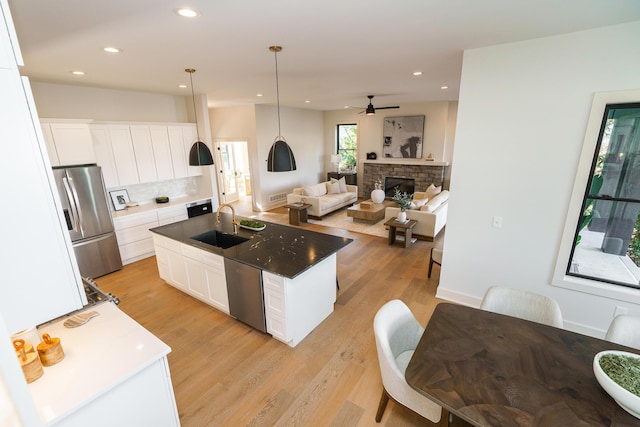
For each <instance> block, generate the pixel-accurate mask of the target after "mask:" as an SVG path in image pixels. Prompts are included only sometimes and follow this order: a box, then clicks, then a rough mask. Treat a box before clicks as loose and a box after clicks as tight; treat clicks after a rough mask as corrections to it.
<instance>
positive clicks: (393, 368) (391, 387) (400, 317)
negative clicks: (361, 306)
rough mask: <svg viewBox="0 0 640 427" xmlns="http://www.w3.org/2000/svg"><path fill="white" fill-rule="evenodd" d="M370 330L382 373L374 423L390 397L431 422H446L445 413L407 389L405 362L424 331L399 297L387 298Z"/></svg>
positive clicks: (410, 389) (447, 415) (377, 420)
mask: <svg viewBox="0 0 640 427" xmlns="http://www.w3.org/2000/svg"><path fill="white" fill-rule="evenodd" d="M373 331H374V335H375V339H376V348H377V350H378V361H379V363H380V373H381V374H382V396H381V397H380V404H379V405H378V412H377V413H376V422H377V423H379V422H380V420H381V419H382V414H383V413H384V410H385V408H386V407H387V403H388V402H389V397H391V398H392V399H393V400H395V401H396V402H398V403H400V404H401V405H404V406H406V407H407V408H409V409H411V410H413V411H414V412H417V413H418V414H420V415H422V416H423V417H425V418H426V419H427V420H429V421H430V422H431V423H432V424H431V425H442V426H446V425H448V421H449V412H448V411H446V410H443V409H442V407H440V406H439V405H438V404H436V403H434V402H432V401H431V400H429V399H427V398H426V397H424V396H423V395H421V394H420V393H418V392H417V391H415V390H414V389H413V388H411V386H410V385H409V384H407V381H406V380H405V378H404V373H405V371H406V369H407V365H408V364H409V361H410V360H411V356H412V355H413V352H414V350H415V348H416V346H417V345H418V342H419V341H420V337H421V336H422V333H423V332H424V328H423V327H422V326H421V325H420V324H419V323H418V321H417V320H416V318H415V317H414V316H413V313H411V310H409V307H407V306H406V305H405V303H404V302H402V301H400V300H392V301H389V302H388V303H386V304H385V305H383V306H382V307H381V308H380V309H379V310H378V312H377V313H376V316H375V318H374V320H373ZM437 423H440V424H437Z"/></svg>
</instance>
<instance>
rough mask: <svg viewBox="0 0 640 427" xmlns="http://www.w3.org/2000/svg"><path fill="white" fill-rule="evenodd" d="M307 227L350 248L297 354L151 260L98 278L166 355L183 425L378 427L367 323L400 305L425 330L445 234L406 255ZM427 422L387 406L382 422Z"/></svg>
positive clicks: (375, 242)
mask: <svg viewBox="0 0 640 427" xmlns="http://www.w3.org/2000/svg"><path fill="white" fill-rule="evenodd" d="M275 214H276V215H274V213H273V212H272V213H271V214H269V215H266V214H260V215H259V216H262V217H263V218H265V219H268V220H270V221H274V222H275V221H283V222H284V221H286V218H287V216H286V210H284V209H282V210H280V211H276V212H275ZM277 214H281V215H277ZM304 227H305V228H307V229H310V230H314V231H322V232H327V233H330V234H335V235H340V236H347V237H350V238H353V239H354V242H353V243H352V244H350V245H349V246H347V247H346V248H345V249H343V250H341V251H340V252H339V253H338V277H339V280H340V291H338V295H337V301H336V304H335V311H334V313H333V314H332V315H331V316H329V318H327V319H326V320H325V321H324V322H323V323H322V324H320V325H319V326H318V327H317V328H316V329H315V330H314V331H313V332H312V333H311V334H310V335H309V336H308V337H306V338H305V339H304V340H303V341H302V342H301V343H300V344H299V345H298V346H297V347H296V348H293V349H292V348H290V347H288V346H286V345H285V344H282V343H281V342H279V341H277V340H275V339H273V338H271V337H270V336H269V335H266V334H262V333H260V332H257V331H255V330H253V329H251V328H249V327H248V326H245V325H244V324H242V323H240V322H237V321H235V320H233V319H232V318H230V317H229V316H227V315H225V314H223V313H221V312H219V311H217V310H215V309H214V308H211V307H209V306H207V305H205V304H203V303H201V302H199V301H197V300H196V299H194V298H191V297H189V296H187V295H185V294H183V293H181V292H180V291H178V290H176V289H174V288H173V287H171V286H169V285H167V284H166V283H164V281H163V280H161V279H160V278H159V276H158V271H157V267H156V261H155V257H152V258H148V259H145V260H142V261H139V262H137V263H134V264H130V265H128V266H125V267H124V268H123V269H122V270H121V271H119V272H116V273H112V274H110V275H107V276H104V277H102V278H99V279H98V280H97V282H98V284H99V286H100V287H101V288H102V289H103V290H105V291H108V292H112V293H114V294H115V295H116V296H118V297H119V298H120V301H121V303H120V308H121V309H122V310H123V311H124V312H125V313H127V314H128V315H129V316H131V317H132V318H133V319H135V320H136V321H138V322H139V323H140V324H142V325H143V326H144V327H146V328H147V329H148V330H149V331H151V332H152V333H153V334H155V335H156V336H158V337H159V338H160V339H161V340H163V341H164V342H165V343H167V344H168V345H169V346H170V347H171V348H172V352H171V353H170V354H169V366H170V369H171V377H172V381H173V387H174V390H175V395H176V401H177V405H178V411H179V413H180V420H181V423H182V425H183V426H185V427H200V426H245V425H251V426H272V425H287V426H373V425H376V423H375V421H374V417H375V413H376V409H377V405H378V401H379V398H380V393H381V390H382V383H381V379H380V373H379V367H378V359H377V355H376V348H375V342H374V338H373V331H372V324H373V317H374V315H375V313H376V311H377V310H378V308H380V306H382V305H383V304H384V303H385V302H387V301H389V300H391V299H394V298H399V299H401V300H403V301H404V302H405V303H407V305H408V306H409V307H410V308H411V310H412V311H413V312H414V314H415V316H416V317H417V319H418V320H419V321H420V322H421V323H422V324H426V323H427V321H428V319H429V317H430V316H431V313H432V312H433V309H434V308H435V305H436V304H437V303H438V302H439V301H438V300H436V299H435V297H434V295H435V290H436V287H437V283H438V279H439V276H440V269H439V267H438V266H434V272H433V274H432V276H431V279H427V269H428V261H429V249H430V248H431V247H432V246H433V245H437V246H440V245H441V244H442V241H441V240H442V235H441V236H440V237H439V238H437V239H436V241H435V242H425V241H420V240H418V241H417V242H416V243H415V244H413V245H412V246H411V247H409V248H407V249H404V248H402V247H401V246H399V245H398V246H393V247H390V246H389V245H388V244H387V240H386V239H384V238H381V237H374V236H368V235H364V234H357V233H350V232H348V231H344V230H339V229H333V228H327V227H323V226H321V225H313V224H306V225H305V226H304ZM441 234H442V233H441ZM424 421H425V420H424V419H423V418H421V417H420V416H419V415H417V414H415V413H413V412H412V411H410V410H408V409H406V408H404V407H402V406H400V405H397V404H395V403H394V402H389V405H388V406H387V410H386V412H385V414H384V417H383V419H382V422H381V423H380V424H379V425H382V426H420V425H424Z"/></svg>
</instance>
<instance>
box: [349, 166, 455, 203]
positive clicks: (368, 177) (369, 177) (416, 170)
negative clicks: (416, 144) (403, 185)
mask: <svg viewBox="0 0 640 427" xmlns="http://www.w3.org/2000/svg"><path fill="white" fill-rule="evenodd" d="M398 160H400V159H398ZM398 160H395V159H394V160H388V161H385V160H384V159H383V160H363V161H362V170H363V174H362V180H361V181H360V180H358V181H360V185H358V187H359V188H358V195H359V196H360V197H363V198H364V199H368V198H369V197H370V196H371V192H372V191H373V190H374V188H375V186H374V184H375V182H376V180H378V179H379V180H380V181H381V182H382V183H383V184H384V177H386V176H395V177H401V178H413V179H415V180H416V183H415V191H426V189H427V187H428V186H429V184H433V185H435V186H436V187H437V186H441V185H442V184H443V182H444V175H445V174H444V172H445V168H446V167H447V166H448V165H449V163H447V162H426V161H415V160H414V161H405V162H401V161H398Z"/></svg>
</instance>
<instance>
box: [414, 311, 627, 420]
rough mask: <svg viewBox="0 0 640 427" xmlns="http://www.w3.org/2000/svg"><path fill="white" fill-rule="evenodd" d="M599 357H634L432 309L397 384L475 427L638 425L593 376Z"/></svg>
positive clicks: (493, 318)
mask: <svg viewBox="0 0 640 427" xmlns="http://www.w3.org/2000/svg"><path fill="white" fill-rule="evenodd" d="M603 350H623V351H630V352H634V353H639V351H638V350H636V349H632V348H629V347H625V346H622V345H618V344H614V343H611V342H608V341H604V340H600V339H597V338H593V337H589V336H586V335H582V334H578V333H575V332H571V331H568V330H565V329H559V328H555V327H552V326H547V325H543V324H540V323H535V322H530V321H528V320H522V319H519V318H515V317H511V316H505V315H502V314H497V313H492V312H488V311H484V310H480V309H476V308H471V307H465V306H461V305H456V304H450V303H440V304H438V306H436V309H435V311H434V313H433V315H432V316H431V319H430V321H429V324H428V325H427V327H426V328H425V331H424V334H423V335H422V337H421V339H420V342H419V344H418V347H417V348H416V350H415V352H414V354H413V357H412V358H411V361H410V362H409V365H408V367H407V369H406V373H405V378H406V380H407V382H408V383H409V385H410V386H411V387H413V388H414V389H415V390H416V391H418V392H419V393H421V394H423V395H424V396H426V397H427V398H429V399H431V400H432V401H434V402H436V403H438V404H439V405H441V406H442V407H443V408H445V409H447V410H449V412H451V413H452V414H454V415H455V416H456V417H459V418H460V419H462V420H464V421H466V422H468V423H470V424H472V425H475V426H496V427H510V426H553V427H568V426H616V427H622V426H625V427H626V426H640V419H637V418H635V417H633V416H632V415H630V414H629V413H627V412H626V411H625V410H624V409H622V408H621V407H620V406H618V404H617V403H616V402H615V400H613V399H612V398H611V397H610V396H609V395H608V394H607V393H606V392H605V391H604V389H602V387H600V384H598V382H597V380H596V378H595V376H594V373H593V358H594V356H595V355H596V354H597V353H598V352H600V351H603Z"/></svg>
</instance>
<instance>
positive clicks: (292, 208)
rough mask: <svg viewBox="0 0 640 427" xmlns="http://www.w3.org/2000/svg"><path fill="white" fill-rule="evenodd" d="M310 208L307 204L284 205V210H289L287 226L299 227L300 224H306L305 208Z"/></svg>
mask: <svg viewBox="0 0 640 427" xmlns="http://www.w3.org/2000/svg"><path fill="white" fill-rule="evenodd" d="M310 206H311V205H310V204H309V203H292V204H290V205H284V207H285V208H289V224H291V225H300V223H301V222H307V208H308V207H310Z"/></svg>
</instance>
